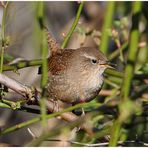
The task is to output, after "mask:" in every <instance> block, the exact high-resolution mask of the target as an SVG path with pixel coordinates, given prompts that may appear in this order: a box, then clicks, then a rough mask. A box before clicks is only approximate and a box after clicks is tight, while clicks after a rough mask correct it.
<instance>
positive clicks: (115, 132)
mask: <svg viewBox="0 0 148 148" xmlns="http://www.w3.org/2000/svg"><path fill="white" fill-rule="evenodd" d="M120 128H121V123H120V122H119V121H118V120H116V121H114V124H113V126H112V128H111V139H110V141H109V147H113V146H116V144H117V141H118V138H119V134H120Z"/></svg>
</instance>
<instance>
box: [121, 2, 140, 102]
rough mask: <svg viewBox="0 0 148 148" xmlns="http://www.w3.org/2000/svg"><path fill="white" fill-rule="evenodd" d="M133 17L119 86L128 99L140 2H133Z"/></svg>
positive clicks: (124, 98) (124, 96)
mask: <svg viewBox="0 0 148 148" xmlns="http://www.w3.org/2000/svg"><path fill="white" fill-rule="evenodd" d="M132 9H133V17H132V23H133V25H132V30H131V36H130V42H129V43H130V45H129V52H128V58H127V65H126V67H125V73H124V79H123V85H122V87H121V95H122V98H123V100H125V101H126V100H128V97H129V94H130V88H131V83H132V79H133V76H134V69H135V61H136V58H137V54H138V41H139V22H140V21H139V20H140V12H141V2H140V1H136V2H133V8H132Z"/></svg>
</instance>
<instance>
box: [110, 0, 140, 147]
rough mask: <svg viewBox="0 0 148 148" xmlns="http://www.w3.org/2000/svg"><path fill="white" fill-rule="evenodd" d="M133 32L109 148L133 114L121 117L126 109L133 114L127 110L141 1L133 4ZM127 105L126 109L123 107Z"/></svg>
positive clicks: (135, 53)
mask: <svg viewBox="0 0 148 148" xmlns="http://www.w3.org/2000/svg"><path fill="white" fill-rule="evenodd" d="M132 6H133V7H132V12H133V16H132V23H133V25H132V30H131V36H130V42H129V44H130V45H129V53H128V58H127V60H128V61H127V65H126V67H125V73H124V78H123V84H122V86H121V103H120V105H119V110H120V115H119V117H118V119H117V120H116V121H115V122H114V124H113V127H112V131H111V138H110V142H109V146H116V145H117V142H118V139H119V136H120V131H121V128H122V123H123V121H125V120H126V118H129V117H130V116H131V115H132V114H130V115H127V117H126V118H125V119H124V120H123V119H121V117H123V114H124V111H123V109H124V110H125V107H126V110H127V109H129V111H127V112H129V113H130V112H131V107H129V108H127V106H126V105H127V104H129V105H130V103H131V102H130V100H129V96H130V91H131V90H130V88H131V83H132V79H133V76H134V68H135V61H136V57H137V53H138V41H139V29H138V27H139V22H140V12H141V2H140V1H135V2H133V4H132ZM124 104H125V107H123V105H124Z"/></svg>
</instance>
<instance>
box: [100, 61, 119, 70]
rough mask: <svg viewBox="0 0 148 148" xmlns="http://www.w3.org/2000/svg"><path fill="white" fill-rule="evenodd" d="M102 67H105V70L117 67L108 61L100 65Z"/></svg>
mask: <svg viewBox="0 0 148 148" xmlns="http://www.w3.org/2000/svg"><path fill="white" fill-rule="evenodd" d="M100 65H101V66H102V67H105V68H112V69H115V67H116V66H117V65H116V64H114V63H111V62H109V61H106V62H105V63H102V64H100Z"/></svg>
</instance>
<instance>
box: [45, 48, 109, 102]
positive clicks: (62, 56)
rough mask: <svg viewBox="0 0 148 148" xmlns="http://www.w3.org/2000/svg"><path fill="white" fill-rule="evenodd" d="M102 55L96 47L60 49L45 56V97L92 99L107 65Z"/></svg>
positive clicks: (67, 100) (98, 90) (69, 99)
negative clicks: (46, 70) (46, 68)
mask: <svg viewBox="0 0 148 148" xmlns="http://www.w3.org/2000/svg"><path fill="white" fill-rule="evenodd" d="M109 67H110V65H109V62H108V60H107V58H106V56H105V55H104V54H103V53H102V52H101V51H100V50H98V49H97V48H92V47H81V48H78V49H64V50H63V51H62V52H59V53H57V54H53V55H52V56H51V57H50V58H49V59H48V68H49V69H48V74H49V80H48V85H47V94H48V97H49V98H51V99H53V100H61V101H63V102H66V103H70V104H77V103H81V102H88V101H91V100H92V99H94V98H95V97H96V96H97V95H98V93H99V92H100V90H101V88H102V85H103V80H104V78H103V73H104V71H105V69H106V68H109Z"/></svg>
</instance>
